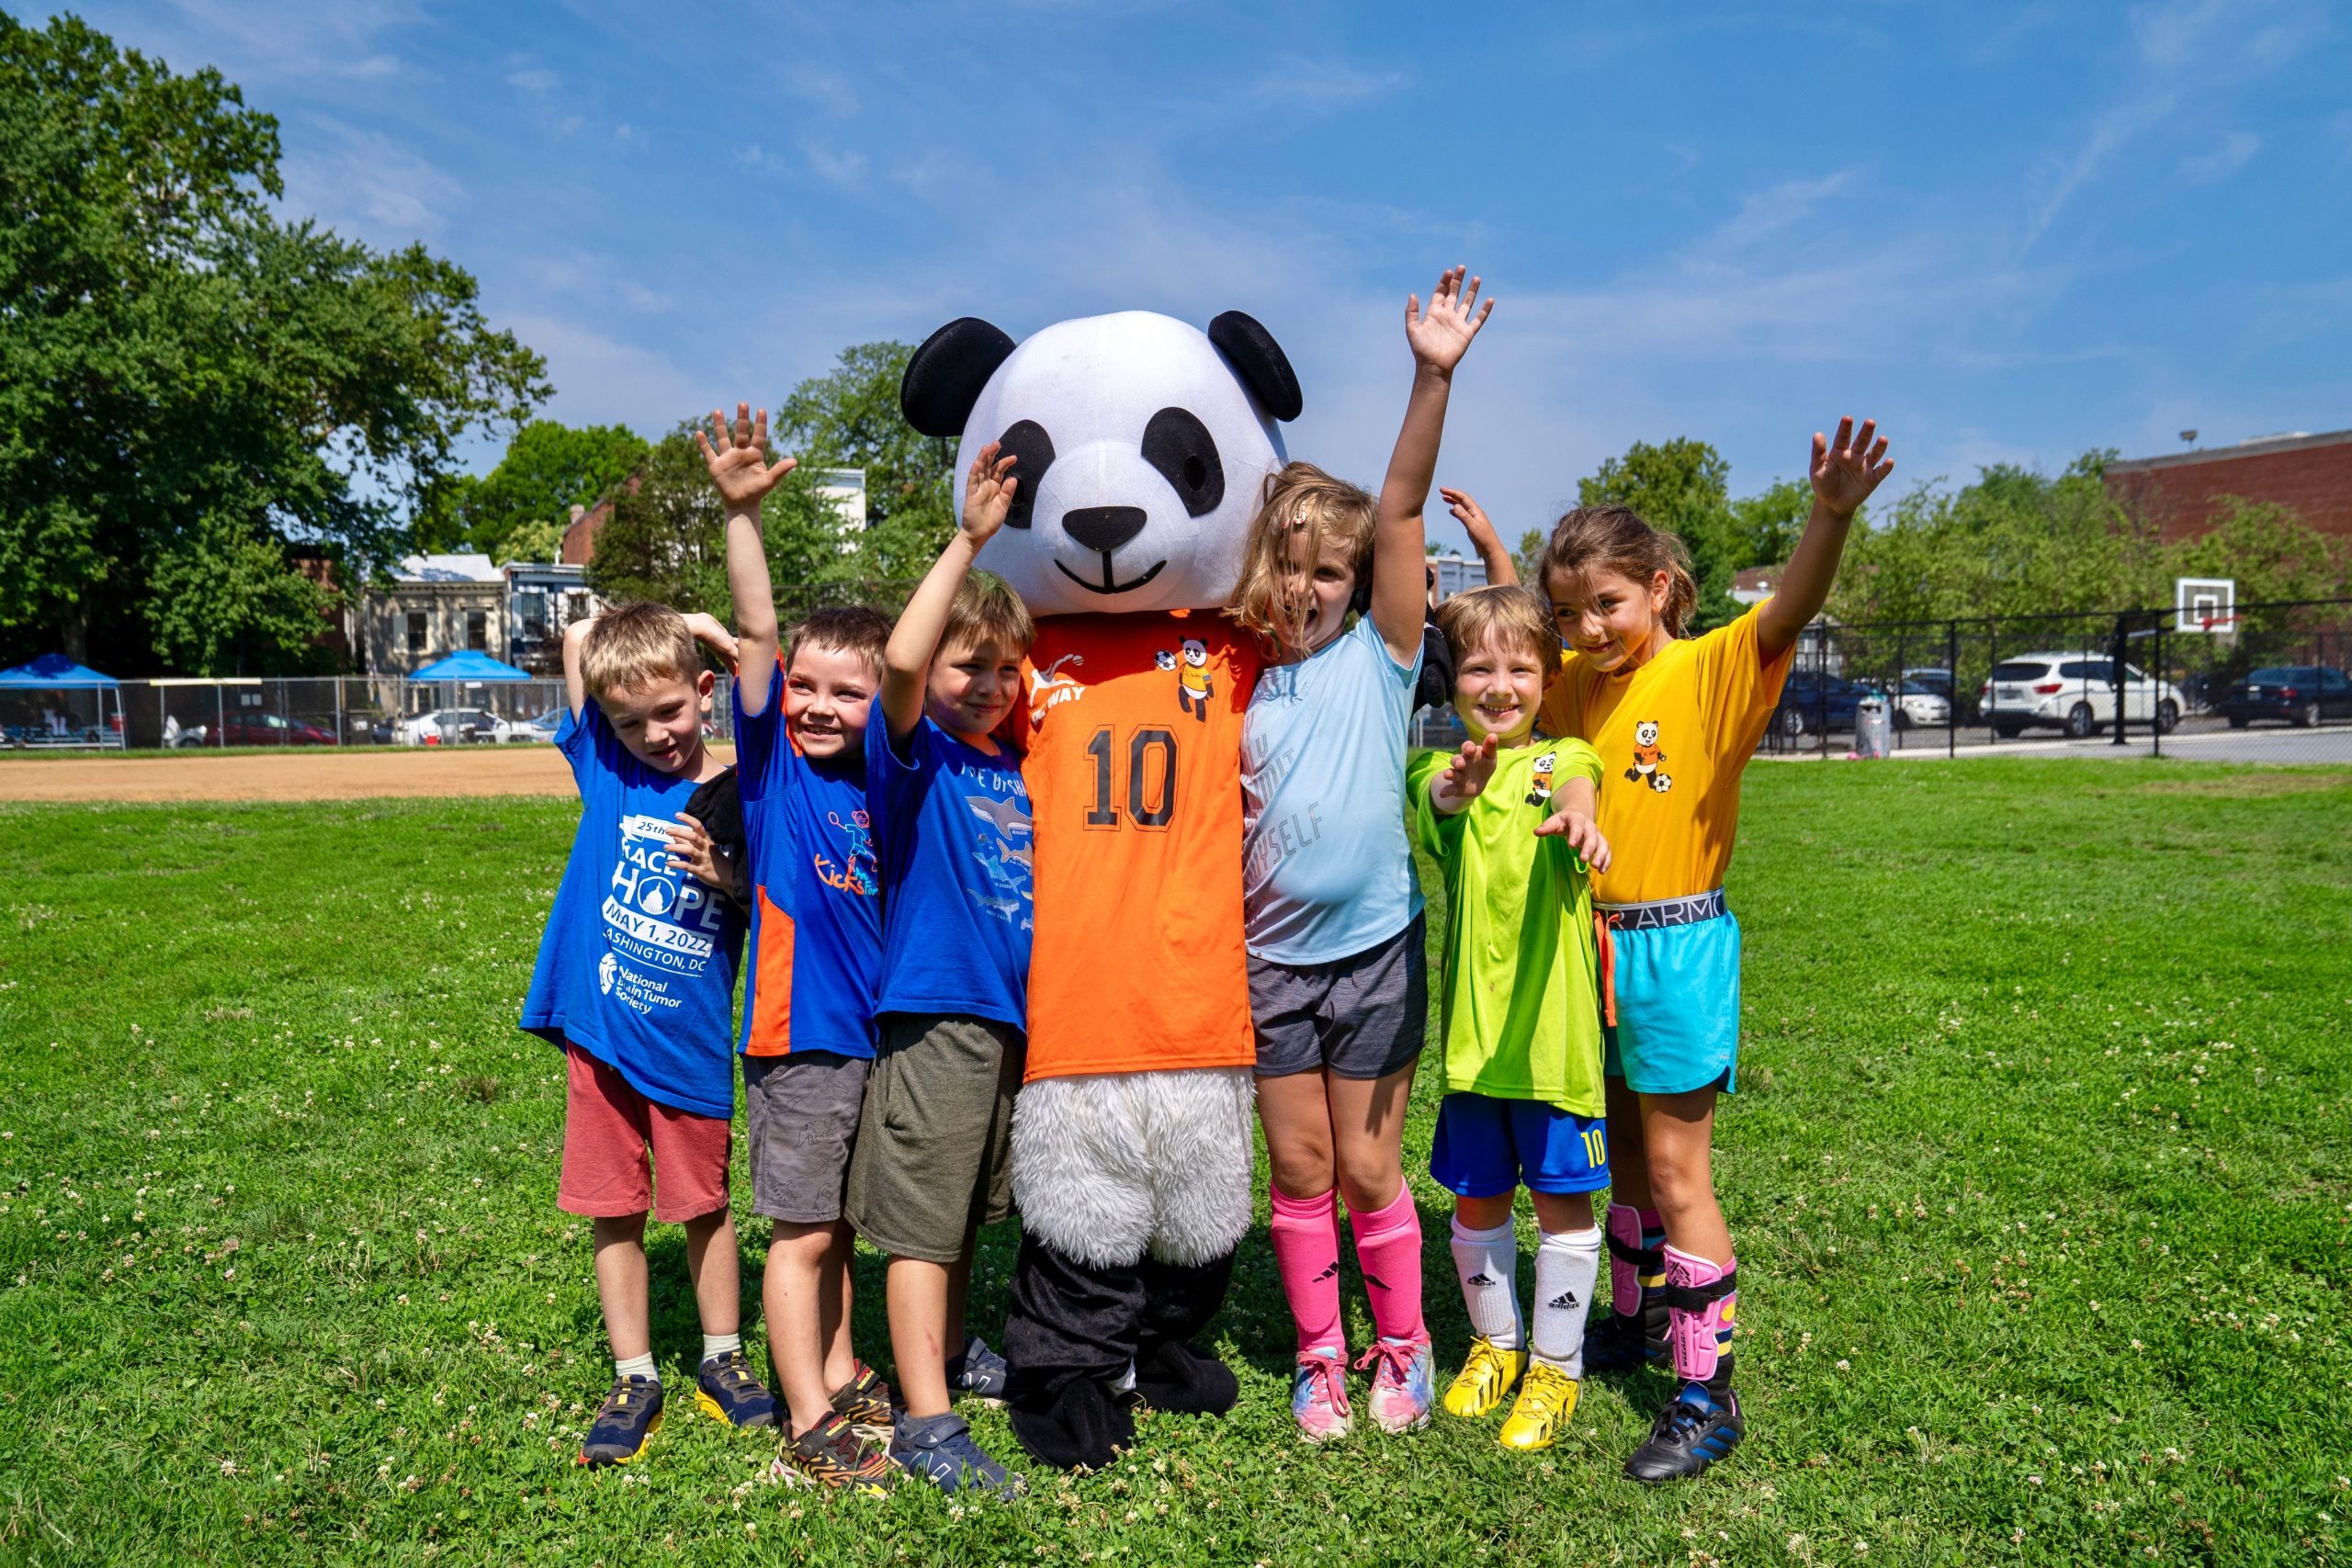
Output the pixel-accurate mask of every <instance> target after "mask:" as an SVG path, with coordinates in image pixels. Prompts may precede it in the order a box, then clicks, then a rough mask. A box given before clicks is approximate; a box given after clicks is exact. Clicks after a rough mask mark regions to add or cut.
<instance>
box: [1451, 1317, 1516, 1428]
mask: <svg viewBox="0 0 2352 1568" xmlns="http://www.w3.org/2000/svg"><path fill="white" fill-rule="evenodd" d="M1526 1370H1527V1352H1526V1351H1524V1350H1503V1349H1498V1348H1496V1345H1495V1342H1494V1341H1493V1340H1491V1339H1489V1338H1487V1337H1486V1336H1485V1335H1483V1334H1481V1335H1479V1336H1478V1337H1476V1339H1473V1340H1471V1341H1470V1354H1469V1356H1468V1358H1467V1359H1464V1361H1463V1363H1462V1373H1461V1375H1460V1376H1459V1377H1456V1378H1455V1379H1454V1380H1453V1385H1452V1386H1451V1387H1449V1388H1448V1389H1447V1390H1446V1391H1445V1409H1446V1414H1448V1415H1450V1416H1464V1417H1465V1418H1467V1419H1470V1420H1476V1418H1477V1417H1479V1416H1484V1415H1487V1413H1488V1412H1490V1411H1492V1410H1493V1409H1494V1407H1495V1406H1496V1405H1498V1404H1501V1403H1502V1402H1503V1395H1505V1394H1507V1393H1510V1385H1511V1384H1513V1383H1515V1382H1518V1381H1519V1374H1520V1373H1521V1372H1523V1371H1526Z"/></svg>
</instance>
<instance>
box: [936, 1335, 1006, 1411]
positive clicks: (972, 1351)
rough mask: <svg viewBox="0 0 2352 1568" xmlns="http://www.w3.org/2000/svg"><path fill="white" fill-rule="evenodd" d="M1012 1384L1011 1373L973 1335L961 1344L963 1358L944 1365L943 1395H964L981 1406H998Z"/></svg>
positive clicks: (986, 1342) (1000, 1359) (1000, 1358)
mask: <svg viewBox="0 0 2352 1568" xmlns="http://www.w3.org/2000/svg"><path fill="white" fill-rule="evenodd" d="M1011 1382H1012V1368H1010V1367H1008V1366H1006V1365H1005V1364H1004V1358H1003V1357H1002V1356H1000V1355H998V1354H997V1353H996V1352H995V1351H993V1350H991V1349H989V1346H988V1341H987V1340H985V1339H983V1338H981V1337H979V1336H978V1335H977V1334H975V1335H973V1336H972V1337H970V1338H969V1339H967V1340H965V1341H964V1350H963V1354H961V1355H959V1356H956V1358H954V1359H952V1360H950V1361H949V1362H948V1363H947V1392H948V1393H968V1394H970V1395H971V1396H972V1397H973V1398H975V1399H978V1401H980V1402H981V1403H982V1404H1003V1403H1004V1391H1005V1389H1006V1387H1007V1386H1008V1385H1009V1384H1010V1383H1011Z"/></svg>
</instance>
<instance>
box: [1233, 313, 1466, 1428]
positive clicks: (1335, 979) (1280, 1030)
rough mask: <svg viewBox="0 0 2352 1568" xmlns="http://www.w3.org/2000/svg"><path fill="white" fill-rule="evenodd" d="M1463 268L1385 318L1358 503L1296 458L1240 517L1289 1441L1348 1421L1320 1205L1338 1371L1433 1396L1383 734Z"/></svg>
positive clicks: (1414, 652)
mask: <svg viewBox="0 0 2352 1568" xmlns="http://www.w3.org/2000/svg"><path fill="white" fill-rule="evenodd" d="M1463 274H1464V269H1463V268H1461V267H1454V268H1453V269H1451V270H1450V271H1448V272H1446V273H1445V274H1444V275H1443V276H1441V277H1440V278H1439V279H1438V284H1437V288H1436V289H1435V291H1434V292H1433V293H1432V294H1431V295H1430V304H1429V309H1428V310H1422V309H1421V307H1420V300H1419V297H1418V296H1416V297H1414V298H1411V299H1408V300H1407V302H1406V306H1405V336H1406V339H1407V341H1408V343H1409V344H1410V345H1411V347H1412V351H1413V390H1412V396H1411V398H1410V400H1408V403H1407V404H1406V408H1405V423H1404V428H1403V429H1402V430H1400V431H1399V432H1398V433H1397V447H1396V451H1395V452H1394V453H1393V454H1392V455H1391V456H1390V457H1389V461H1388V475H1387V478H1386V479H1385V480H1384V481H1383V482H1382V485H1381V491H1380V499H1379V500H1378V502H1374V500H1373V498H1372V497H1371V496H1369V495H1367V494H1365V493H1364V492H1363V491H1362V490H1360V489H1358V488H1357V487H1356V486H1354V485H1351V484H1348V483H1346V482H1345V481H1343V480H1340V479H1334V478H1332V477H1331V476H1330V475H1329V474H1327V473H1325V472H1324V471H1323V470H1322V469H1320V468H1316V467H1314V466H1313V465H1312V464H1308V463H1292V464H1289V465H1287V466H1285V467H1284V468H1283V469H1282V470H1281V471H1280V472H1279V473H1277V474H1275V475H1274V476H1273V477H1272V479H1270V480H1268V481H1267V487H1266V496H1265V500H1264V502H1263V503H1262V504H1261V506H1260V507H1259V509H1258V513H1257V516H1256V517H1255V518H1254V519H1253V520H1252V521H1251V524H1250V539H1249V544H1248V547H1247V551H1246V554H1245V555H1244V557H1243V566H1242V575H1241V581H1240V583H1239V585H1238V588H1237V589H1236V590H1235V593H1234V604H1233V608H1232V610H1231V611H1230V612H1229V614H1231V615H1232V616H1233V617H1234V619H1235V620H1237V621H1238V622H1239V623H1240V624H1241V625H1242V626H1246V627H1248V628H1249V629H1250V630H1251V631H1253V632H1255V633H1256V634H1257V635H1258V636H1259V637H1261V638H1262V639H1263V641H1264V643H1265V646H1266V652H1267V656H1268V660H1269V662H1268V666H1267V668H1266V670H1265V671H1264V672H1263V673H1262V674H1261V676H1260V677H1259V681H1258V685H1257V688H1256V690H1254V691H1253V692H1252V693H1251V694H1250V707H1249V712H1248V715H1247V716H1246V718H1245V720H1244V726H1243V732H1242V760H1241V784H1242V790H1243V794H1244V796H1245V816H1244V819H1243V830H1244V833H1245V850H1244V854H1245V861H1244V866H1243V875H1242V885H1243V889H1244V894H1245V897H1246V900H1247V932H1248V940H1249V948H1250V1013H1251V1017H1252V1021H1253V1022H1254V1024H1255V1026H1256V1030H1257V1037H1258V1111H1259V1115H1260V1118H1261V1120H1262V1121H1263V1122H1264V1123H1265V1128H1266V1148H1267V1152H1268V1155H1269V1156H1270V1159H1271V1163H1272V1172H1273V1191H1272V1203H1273V1225H1272V1233H1273V1244H1274V1259H1275V1264H1276V1266H1277V1268H1278V1269H1279V1270H1280V1272H1281V1274H1282V1280H1283V1294H1284V1295H1285V1296H1286V1297H1288V1299H1289V1302H1290V1309H1291V1315H1292V1316H1293V1318H1294V1319H1295V1320H1296V1324H1297V1327H1298V1367H1297V1371H1296V1372H1295V1374H1294V1376H1293V1379H1292V1383H1291V1414H1292V1416H1293V1417H1294V1418H1295V1420H1296V1421H1297V1423H1298V1429H1299V1435H1300V1436H1301V1437H1303V1438H1306V1440H1308V1441H1310V1442H1321V1441H1325V1440H1328V1439H1329V1438H1338V1437H1341V1436H1344V1435H1345V1434H1346V1432H1347V1431H1348V1429H1349V1427H1350V1424H1351V1414H1350V1409H1349V1404H1348V1394H1347V1380H1346V1372H1347V1345H1346V1341H1345V1338H1344V1337H1343V1334H1342V1331H1341V1328H1340V1289H1339V1257H1340V1250H1339V1249H1340V1235H1339V1210H1338V1200H1339V1199H1340V1198H1345V1199H1346V1201H1347V1205H1348V1213H1349V1214H1350V1215H1351V1228H1352V1229H1353V1230H1354V1232H1355V1242H1356V1258H1357V1260H1358V1262H1359V1263H1360V1264H1361V1265H1362V1267H1363V1277H1364V1284H1365V1288H1366V1291H1367V1292H1368V1293H1369V1294H1370V1296H1371V1298H1372V1317H1373V1323H1374V1326H1375V1328H1376V1329H1377V1331H1378V1337H1377V1339H1376V1341H1375V1342H1374V1345H1372V1346H1371V1347H1370V1348H1368V1349H1366V1351H1365V1352H1364V1355H1363V1359H1362V1360H1361V1361H1359V1362H1358V1363H1357V1365H1358V1368H1359V1370H1365V1369H1368V1370H1370V1371H1372V1374H1373V1378H1372V1395H1371V1410H1372V1416H1373V1419H1374V1421H1375V1422H1376V1423H1378V1424H1379V1425H1380V1426H1381V1427H1383V1428H1385V1429H1386V1430H1388V1431H1392V1432H1395V1431H1404V1430H1406V1429H1408V1428H1410V1427H1419V1426H1423V1425H1425V1424H1426V1423H1427V1422H1428V1420H1429V1414H1430V1404H1431V1402H1432V1399H1433V1392H1432V1385H1433V1378H1432V1370H1431V1365H1430V1340H1429V1333H1428V1330H1427V1329H1426V1328H1425V1327H1424V1326H1423V1325H1422V1321H1421V1262H1420V1259H1421V1227H1420V1218H1419V1213H1418V1212H1417V1211H1416V1210H1415V1209H1414V1207H1413V1200H1412V1197H1411V1195H1410V1194H1409V1193H1408V1192H1407V1190H1406V1189H1405V1176H1404V1161H1403V1156H1402V1153H1401V1147H1400V1145H1401V1144H1402V1141H1403V1136H1404V1128H1405V1107H1406V1102H1407V1101H1408V1100H1409V1099H1410V1098H1411V1095H1412V1087H1413V1069H1414V1066H1415V1065H1416V1064H1417V1063H1418V1061H1419V1056H1420V1050H1421V1040H1422V1031H1423V1027H1424V1025H1425V1023H1426V1021H1427V1018H1428V1012H1429V981H1428V975H1427V972H1426V968H1425V958H1424V954H1423V949H1422V929H1421V897H1420V890H1419V887H1418V886H1416V884H1415V879H1414V875H1413V860H1412V852H1411V850H1410V848H1409V846H1408V844H1407V842H1406V839H1405V728H1406V724H1407V721H1408V719H1409V718H1410V717H1411V716H1412V711H1413V705H1414V695H1413V694H1414V687H1415V685H1416V683H1417V682H1418V680H1419V674H1420V663H1421V646H1422V642H1421V627H1422V611H1423V604H1424V580H1423V564H1422V563H1423V560H1424V558H1425V554H1426V551H1425V547H1424V546H1423V543H1422V520H1421V512H1422V507H1423V506H1424V504H1425V503H1426V502H1427V501H1428V499H1429V492H1430V478H1431V475H1432V474H1433V473H1434V471H1435V469H1436V467H1437V453H1438V445H1439V440H1440V437H1441V436H1442V434H1443V432H1444V428H1445V405H1446V399H1447V396H1448V393H1449V392H1450V390H1451V389H1452V387H1453V369H1454V367H1455V366H1456V365H1458V364H1459V363H1460V362H1461V359H1462V355H1463V354H1464V351H1466V350H1467V349H1468V348H1469V346H1470V342H1471V340H1472V339H1473V338H1475V337H1476V336H1477V334H1478V329H1479V328H1480V327H1481V326H1483V325H1484V324H1485V323H1486V319H1487V314H1488V313H1489V312H1490V311H1492V310H1493V309H1494V301H1493V300H1492V299H1488V300H1487V302H1486V303H1485V304H1484V305H1483V306H1478V305H1476V299H1477V293H1478V279H1476V278H1475V277H1474V278H1470V279H1469V280H1468V282H1467V286H1466V287H1465V286H1464V276H1463ZM1351 613H1352V615H1353V617H1354V618H1353V621H1352V624H1351V619H1350V617H1351Z"/></svg>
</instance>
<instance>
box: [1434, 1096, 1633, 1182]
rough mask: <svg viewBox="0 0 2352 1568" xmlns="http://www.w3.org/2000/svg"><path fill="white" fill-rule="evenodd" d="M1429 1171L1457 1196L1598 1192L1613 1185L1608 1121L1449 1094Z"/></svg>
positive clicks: (1529, 1103)
mask: <svg viewBox="0 0 2352 1568" xmlns="http://www.w3.org/2000/svg"><path fill="white" fill-rule="evenodd" d="M1430 1175H1431V1176H1433V1177H1435V1178H1436V1179H1437V1184H1438V1185H1439V1186H1440V1187H1442V1188H1444V1189H1445V1190H1447V1191H1449V1192H1451V1193H1453V1194H1454V1195H1455V1196H1456V1197H1459V1198H1499V1197H1501V1196H1502V1195H1503V1194H1504V1193H1506V1192H1509V1191H1511V1190H1513V1189H1515V1188H1520V1187H1524V1188H1526V1189H1527V1190H1529V1191H1531V1192H1595V1191H1598V1190H1600V1189H1601V1188H1603V1187H1606V1186H1608V1185H1609V1132H1608V1124H1607V1123H1606V1122H1604V1121H1603V1120H1602V1119H1601V1118H1600V1117H1598V1116H1579V1115H1577V1113H1576V1112H1575V1111H1563V1110H1561V1109H1560V1108H1559V1107H1558V1106H1556V1105H1546V1104H1544V1102H1543V1101H1542V1100H1497V1099H1496V1098H1495V1097H1494V1096H1492V1095H1487V1094H1449V1095H1447V1096H1446V1097H1445V1100H1443V1102H1442V1103H1441V1104H1440V1105H1439V1106H1438V1109H1437V1142H1436V1144H1435V1145H1434V1146H1432V1147H1431V1149H1430Z"/></svg>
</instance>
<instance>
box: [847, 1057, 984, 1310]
mask: <svg viewBox="0 0 2352 1568" xmlns="http://www.w3.org/2000/svg"><path fill="white" fill-rule="evenodd" d="M1026 1055H1027V1041H1026V1039H1025V1037H1024V1036H1023V1034H1022V1032H1021V1031H1020V1030H1018V1029H1015V1028H1014V1027H1013V1026H1012V1025H1011V1024H1009V1023H1000V1022H998V1021H996V1020H995V1019H992V1018H973V1017H969V1016H941V1015H938V1014H924V1013H885V1014H884V1015H883V1017H882V1049H881V1051H880V1053H879V1054H878V1055H876V1057H875V1058H874V1076H873V1077H871V1078H870V1079H868V1080H867V1082H866V1086H865V1114H864V1115H863V1117H862V1118H861V1119H860V1121H859V1122H858V1128H857V1148H856V1151H855V1152H854V1154H852V1155H851V1156H850V1161H849V1196H848V1201H847V1202H846V1204H845V1205H844V1209H845V1211H846V1213H848V1215H849V1223H850V1224H852V1225H853V1226H854V1227H855V1228H856V1230H857V1234H858V1235H862V1236H864V1237H865V1239H866V1240H867V1241H869V1242H871V1243H872V1244H873V1245H874V1246H876V1247H879V1248H881V1249H882V1250H883V1251H884V1252H887V1253H888V1254H889V1255H890V1256H891V1257H893V1258H920V1259H922V1261H924V1262H926V1263H953V1262H955V1261H956V1259H957V1258H961V1257H962V1256H963V1255H964V1241H965V1238H966V1237H967V1235H970V1234H971V1232H972V1231H973V1230H975V1229H977V1228H978V1226H980V1225H984V1224H995V1223H996V1222H997V1221H999V1220H1001V1219H1005V1218H1007V1217H1009V1216H1010V1215H1011V1214H1012V1097H1013V1095H1014V1093H1015V1092H1016V1091H1017V1090H1019V1089H1020V1088H1021V1069H1022V1066H1023V1060H1024V1058H1025V1057H1026Z"/></svg>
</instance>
